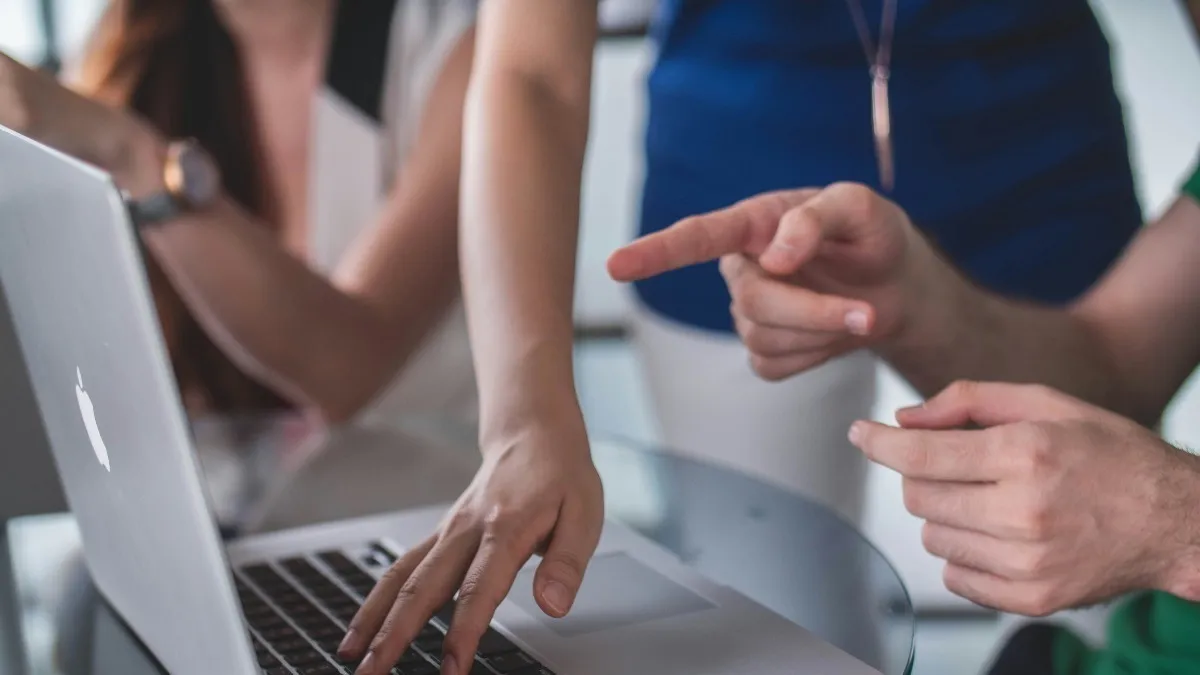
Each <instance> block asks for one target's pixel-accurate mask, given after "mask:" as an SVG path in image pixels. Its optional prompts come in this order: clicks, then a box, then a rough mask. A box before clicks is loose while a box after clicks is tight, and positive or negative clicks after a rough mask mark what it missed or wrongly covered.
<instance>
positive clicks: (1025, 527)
mask: <svg viewBox="0 0 1200 675" xmlns="http://www.w3.org/2000/svg"><path fill="white" fill-rule="evenodd" d="M1017 514H1018V515H1017V527H1016V529H1017V532H1018V533H1019V534H1020V535H1021V536H1022V537H1023V538H1024V539H1027V540H1030V541H1046V540H1047V539H1049V538H1050V536H1051V535H1052V533H1053V531H1054V517H1053V514H1052V513H1051V512H1050V510H1049V509H1046V508H1045V507H1044V506H1043V505H1042V504H1040V503H1036V502H1035V503H1031V504H1028V505H1026V506H1024V507H1021V508H1020V509H1018V511H1017Z"/></svg>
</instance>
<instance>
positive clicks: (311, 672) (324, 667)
mask: <svg viewBox="0 0 1200 675" xmlns="http://www.w3.org/2000/svg"><path fill="white" fill-rule="evenodd" d="M296 672H298V673H299V674H300V675H342V671H340V670H338V669H337V666H332V665H329V664H328V663H325V664H321V665H317V666H307V667H305V668H297V669H296Z"/></svg>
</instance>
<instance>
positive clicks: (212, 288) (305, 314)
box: [145, 200, 429, 422]
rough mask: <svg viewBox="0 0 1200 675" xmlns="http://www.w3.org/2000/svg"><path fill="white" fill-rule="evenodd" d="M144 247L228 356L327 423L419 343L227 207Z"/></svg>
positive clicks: (375, 386) (415, 334)
mask: <svg viewBox="0 0 1200 675" xmlns="http://www.w3.org/2000/svg"><path fill="white" fill-rule="evenodd" d="M145 239H146V242H147V246H148V247H149V249H150V250H151V252H152V253H153V255H154V256H155V258H156V259H158V260H159V262H160V263H161V265H162V267H163V269H164V271H165V272H166V273H167V275H168V277H169V278H170V279H171V282H172V284H173V285H174V286H175V287H176V289H177V290H178V291H179V293H180V294H181V296H182V297H183V298H184V300H185V301H186V303H187V305H188V308H189V310H190V311H191V312H192V313H193V314H194V315H195V316H196V318H197V320H198V321H200V322H201V324H202V325H203V327H204V328H205V330H206V332H208V333H209V335H210V336H211V337H212V338H213V339H214V340H215V341H217V343H218V344H219V345H220V346H221V347H222V349H223V350H224V351H225V352H226V354H228V355H229V356H230V358H232V359H233V360H234V361H235V362H236V363H237V364H238V365H239V366H240V367H241V368H242V369H244V370H245V371H247V372H248V373H250V374H252V375H254V376H255V377H257V378H258V379H260V380H262V381H263V382H265V383H266V384H268V385H270V386H272V387H273V388H275V389H276V390H278V391H279V392H281V393H282V394H283V395H285V396H286V397H288V398H290V399H292V400H294V401H296V402H297V403H298V404H300V405H306V406H311V407H313V408H316V409H318V410H319V411H320V412H321V413H322V414H323V415H324V416H325V417H326V418H328V419H329V420H330V421H334V422H337V421H343V420H345V419H347V418H349V417H351V416H353V415H354V413H356V412H357V411H358V410H359V409H360V408H361V407H362V406H364V405H365V404H366V403H367V402H369V401H370V399H371V398H372V397H373V396H374V394H375V393H376V392H377V391H378V390H379V389H380V388H381V387H382V386H383V385H384V384H385V383H386V382H387V381H388V379H390V376H391V374H392V373H394V372H395V371H396V369H398V368H399V366H400V364H401V363H403V361H404V359H405V358H406V356H407V355H408V354H409V353H411V351H412V350H413V349H415V347H416V344H417V343H418V342H419V340H420V338H421V337H422V336H423V332H422V331H421V329H420V328H419V327H417V326H413V325H412V324H409V325H408V329H407V330H405V331H403V332H398V331H397V330H396V329H395V327H393V326H390V325H388V324H387V323H386V322H384V321H383V320H382V319H381V317H380V314H379V312H378V311H376V310H375V309H374V308H372V307H371V306H370V305H369V304H368V303H367V302H365V301H364V300H362V299H359V298H356V297H355V296H353V295H349V294H347V293H345V292H343V291H341V290H340V289H338V288H336V287H334V286H333V285H331V284H330V283H329V281H327V280H326V279H324V278H323V277H321V276H319V275H318V274H316V273H315V272H313V271H312V270H310V269H309V268H308V266H307V265H305V264H304V263H303V262H301V261H299V260H297V259H296V258H294V257H292V256H291V255H289V254H288V253H287V252H286V251H284V250H283V249H282V248H281V247H280V246H279V245H278V243H277V242H276V241H275V240H274V238H273V237H271V236H270V234H269V233H268V232H267V231H266V230H265V229H264V228H263V227H262V225H261V224H260V223H257V222H255V221H254V220H253V219H252V218H251V217H250V216H249V215H248V214H246V213H245V212H244V211H242V210H241V209H239V208H238V207H237V206H236V205H234V204H233V203H232V202H230V201H228V200H225V201H222V203H221V204H220V205H219V206H218V207H217V208H216V209H214V210H213V211H212V212H210V213H206V214H204V215H195V216H187V217H185V218H182V219H180V220H178V221H175V222H172V223H169V224H167V225H165V226H163V227H161V228H160V229H157V230H152V231H150V232H148V233H147V235H146V237H145ZM214 261H219V262H214ZM428 314H429V313H428V312H427V313H426V315H428ZM397 343H399V345H398V344H397Z"/></svg>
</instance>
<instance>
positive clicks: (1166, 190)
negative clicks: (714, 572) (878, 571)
mask: <svg viewBox="0 0 1200 675" xmlns="http://www.w3.org/2000/svg"><path fill="white" fill-rule="evenodd" d="M797 1H801V0H797ZM103 2H104V0H0V50H3V51H4V52H6V53H8V54H10V55H12V56H14V57H15V58H17V59H19V60H22V61H25V62H27V63H31V64H43V65H45V66H47V67H50V68H57V67H59V66H60V65H61V64H67V65H68V66H69V64H70V63H71V60H72V58H73V56H74V55H75V54H77V53H78V50H79V49H80V46H81V44H82V42H83V41H84V40H85V39H86V37H87V35H88V32H89V30H90V27H91V25H92V23H93V22H94V21H95V19H96V17H97V16H98V14H99V11H100V9H101V8H102V6H103ZM1093 4H1094V5H1095V7H1096V9H1097V11H1098V13H1099V15H1100V18H1101V20H1102V22H1103V24H1104V25H1105V27H1106V28H1107V30H1108V34H1109V38H1110V40H1111V42H1112V44H1113V47H1114V54H1113V57H1114V63H1115V66H1116V72H1117V77H1118V80H1119V86H1120V89H1121V90H1122V92H1123V96H1124V102H1125V106H1126V113H1127V120H1128V121H1129V133H1130V138H1131V142H1132V148H1133V160H1134V167H1135V170H1136V173H1137V179H1138V189H1139V191H1140V194H1141V197H1142V201H1143V204H1144V205H1145V208H1146V209H1147V213H1146V217H1147V218H1152V217H1153V216H1154V215H1156V214H1157V213H1158V212H1159V211H1160V210H1161V209H1162V208H1163V207H1164V206H1165V205H1166V204H1167V203H1168V202H1169V200H1171V199H1172V198H1173V196H1174V194H1175V189H1176V187H1177V184H1178V182H1179V180H1180V178H1181V177H1182V176H1183V174H1184V172H1185V171H1187V170H1188V169H1189V167H1190V165H1191V163H1192V162H1193V161H1194V159H1195V157H1196V154H1197V148H1200V121H1197V118H1196V111H1198V110H1200V56H1198V50H1197V47H1196V43H1195V41H1194V39H1193V35H1192V32H1191V27H1190V24H1189V22H1188V19H1187V17H1186V16H1185V15H1184V11H1183V3H1182V2H1180V1H1179V0H1093ZM602 11H603V16H604V19H605V23H606V24H607V25H608V29H609V30H608V33H609V37H607V38H606V39H605V40H604V41H603V43H602V44H601V46H600V47H599V51H598V60H597V65H596V77H595V95H594V99H593V100H594V113H593V135H592V140H591V145H590V150H589V155H588V161H587V166H586V170H585V191H584V209H583V240H582V241H583V243H582V246H581V248H580V253H579V256H580V273H579V284H578V288H577V327H578V335H579V348H578V354H579V358H578V366H577V367H578V370H579V385H580V389H581V391H580V393H581V396H582V400H583V403H584V410H585V414H586V415H587V417H588V421H589V424H590V425H592V426H593V427H596V428H598V429H602V430H604V431H606V432H609V433H616V434H620V435H622V436H626V437H629V438H632V439H637V440H643V441H646V442H654V441H655V439H656V430H655V428H654V423H653V420H652V419H651V418H650V416H649V414H648V406H647V405H646V400H647V399H646V396H645V392H644V387H643V383H642V382H641V379H640V374H639V370H638V367H637V364H636V362H635V360H634V357H633V355H632V352H631V350H630V349H629V348H628V346H627V344H626V343H625V340H624V331H625V326H626V320H627V316H628V312H629V309H630V302H629V298H628V296H627V294H626V291H625V290H624V289H623V288H621V287H619V286H617V285H616V284H614V283H612V282H611V281H609V279H608V277H607V275H606V274H605V272H604V260H605V258H606V256H607V255H608V253H609V252H610V251H611V250H613V249H614V248H615V247H617V246H618V245H620V244H621V243H623V242H625V241H627V240H628V238H629V237H630V236H631V233H632V232H633V231H634V228H635V222H634V220H635V218H636V214H637V200H638V196H639V195H638V189H639V186H640V184H641V175H642V174H641V159H640V158H641V144H642V121H643V108H644V81H643V80H644V74H645V71H646V69H647V67H648V65H649V63H650V58H651V54H652V45H651V44H650V42H649V40H648V39H647V38H646V37H645V36H644V26H645V22H646V21H647V18H648V16H649V15H650V12H651V11H652V2H651V1H650V0H613V1H606V3H605V5H604V6H603V8H602ZM878 377H879V380H880V395H879V399H878V402H877V404H876V409H875V416H876V417H877V418H878V419H880V420H885V421H890V420H891V419H892V415H891V412H892V411H893V410H895V409H896V408H897V407H899V406H902V405H906V404H908V403H909V402H912V401H915V400H916V397H915V394H913V392H912V391H911V390H910V389H909V388H908V387H907V386H906V385H904V383H903V382H901V381H900V380H899V379H898V378H897V377H895V376H894V375H893V374H892V373H890V372H888V371H887V369H886V368H883V367H880V369H879V374H878ZM1164 433H1165V435H1166V436H1167V437H1168V438H1169V439H1171V440H1173V441H1176V442H1178V443H1181V444H1183V445H1189V446H1200V389H1198V388H1197V386H1196V379H1195V378H1193V380H1192V382H1191V383H1189V385H1188V386H1187V387H1186V388H1185V390H1184V392H1183V393H1182V394H1181V395H1180V396H1179V398H1178V399H1177V400H1176V402H1175V403H1174V404H1173V406H1172V408H1171V410H1170V412H1169V414H1168V416H1167V419H1166V423H1165V426H1164ZM636 482H637V481H636V480H631V481H630V483H631V484H636ZM870 485H871V488H870V493H869V495H870V497H869V507H868V518H867V535H868V536H869V537H870V538H871V539H872V540H873V541H874V542H875V543H876V544H877V545H878V546H879V547H880V548H881V549H882V550H883V551H884V552H885V554H886V555H887V556H888V557H889V558H890V559H891V560H892V562H893V563H894V564H895V565H896V567H897V568H898V569H899V571H900V573H901V575H902V576H903V578H904V580H905V582H906V583H907V585H908V587H909V590H910V592H911V594H912V596H913V600H914V603H915V604H916V607H917V610H918V612H919V613H921V614H922V615H923V616H926V617H931V619H930V620H931V621H934V620H936V619H937V618H938V617H942V618H941V620H942V621H950V620H953V621H958V622H959V623H962V622H969V621H971V620H972V619H971V615H972V612H974V609H973V608H972V607H970V606H968V605H966V603H964V602H962V601H960V600H957V599H955V598H954V597H953V596H951V595H950V594H949V593H947V592H946V591H945V590H944V588H943V587H942V584H941V578H940V574H941V568H940V565H939V564H938V563H937V562H936V561H935V560H933V559H932V558H931V557H929V556H928V555H927V554H925V553H924V551H923V550H922V549H921V545H920V536H919V532H920V524H919V522H917V521H916V520H915V519H913V518H911V517H909V516H908V514H907V513H905V511H904V509H903V506H902V503H901V499H900V489H899V481H898V480H897V479H896V478H895V476H894V475H891V474H890V473H888V472H886V471H884V470H875V472H874V473H873V475H872V477H871V483H870ZM947 617H949V618H947ZM930 625H932V626H937V625H941V624H936V623H934V624H930ZM978 625H979V626H980V628H978V629H977V630H975V631H974V632H970V631H967V632H960V633H958V634H957V635H959V636H960V637H959V638H956V639H940V640H939V639H936V636H937V635H938V633H937V631H938V630H939V629H937V628H931V629H929V630H923V633H922V642H921V643H919V646H918V652H917V653H918V659H917V666H918V669H917V672H918V673H936V672H970V671H971V670H973V669H974V668H977V667H978V664H979V663H981V662H982V660H983V659H984V658H985V657H986V652H985V651H981V650H986V649H987V647H988V645H989V644H990V641H991V640H992V639H994V632H995V630H996V629H995V628H993V627H992V625H991V624H990V623H987V622H979V623H978ZM930 636H934V637H933V638H931V637H930Z"/></svg>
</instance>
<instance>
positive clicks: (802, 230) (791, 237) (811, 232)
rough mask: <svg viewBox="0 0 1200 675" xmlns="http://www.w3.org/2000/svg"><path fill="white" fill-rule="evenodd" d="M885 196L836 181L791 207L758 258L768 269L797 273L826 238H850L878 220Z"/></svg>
mask: <svg viewBox="0 0 1200 675" xmlns="http://www.w3.org/2000/svg"><path fill="white" fill-rule="evenodd" d="M883 201H884V200H883V198H882V197H880V196H879V195H878V194H876V193H875V192H874V191H872V190H871V189H870V188H868V187H865V186H862V185H857V184H853V183H836V184H834V185H830V186H829V187H827V188H825V189H824V190H821V191H820V192H819V193H817V194H816V195H815V196H813V197H812V198H811V199H808V200H805V201H804V202H803V203H801V204H797V205H796V206H795V207H793V208H792V209H790V210H789V211H788V212H787V213H786V214H784V216H783V218H782V219H781V220H780V222H779V228H778V229H777V230H776V231H775V235H774V237H772V239H771V243H770V245H769V246H768V247H767V249H766V251H765V252H764V253H763V254H762V256H761V257H760V258H759V264H760V265H761V266H762V267H763V269H765V270H766V271H767V272H769V273H771V274H775V275H778V276H787V275H790V274H795V273H796V272H798V271H799V270H800V268H801V267H803V266H804V265H805V264H806V263H808V262H809V261H811V260H812V259H813V258H814V257H816V255H817V253H818V251H820V247H821V244H822V243H823V242H824V241H826V240H851V241H853V240H854V239H855V238H857V237H860V236H861V235H862V234H863V231H864V229H865V228H870V227H875V226H877V225H878V224H879V223H878V222H876V221H878V219H879V215H878V214H880V213H881V210H880V209H879V208H878V206H879V205H880V204H881V203H882V202H883Z"/></svg>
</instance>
